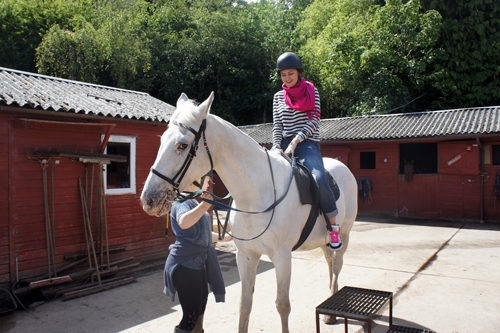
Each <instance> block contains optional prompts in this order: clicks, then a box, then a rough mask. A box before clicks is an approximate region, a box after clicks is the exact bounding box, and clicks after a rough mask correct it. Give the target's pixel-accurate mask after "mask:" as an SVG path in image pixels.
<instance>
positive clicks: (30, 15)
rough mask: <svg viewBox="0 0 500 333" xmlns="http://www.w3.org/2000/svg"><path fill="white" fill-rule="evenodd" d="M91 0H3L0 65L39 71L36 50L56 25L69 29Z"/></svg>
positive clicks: (0, 17)
mask: <svg viewBox="0 0 500 333" xmlns="http://www.w3.org/2000/svg"><path fill="white" fill-rule="evenodd" d="M90 8H91V0H79V1H66V0H51V1H44V0H1V1H0V49H1V50H2V52H0V66H4V67H9V68H15V69H19V70H24V71H29V72H36V66H35V49H36V48H37V47H38V45H39V44H40V42H41V41H42V38H43V36H44V35H45V33H46V32H47V31H49V30H50V29H51V27H52V26H54V25H59V26H60V27H61V28H66V27H68V26H69V25H70V21H71V19H72V18H73V17H74V16H78V15H81V14H84V13H87V12H89V10H90Z"/></svg>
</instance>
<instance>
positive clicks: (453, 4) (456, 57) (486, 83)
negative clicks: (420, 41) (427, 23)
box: [422, 0, 500, 108]
mask: <svg viewBox="0 0 500 333" xmlns="http://www.w3.org/2000/svg"><path fill="white" fill-rule="evenodd" d="M422 3H423V6H424V7H425V8H429V9H435V10H437V11H439V12H440V13H441V15H442V16H443V28H442V34H441V38H440V40H439V42H438V43H439V46H440V48H442V50H443V52H442V53H441V54H439V57H438V58H437V64H436V73H435V75H434V76H433V87H434V88H435V89H434V91H433V97H434V99H433V102H432V106H433V107H434V108H458V107H474V106H487V105H499V104H500V80H499V77H500V3H499V2H498V1H494V0H486V1H484V0H457V1H436V0H422Z"/></svg>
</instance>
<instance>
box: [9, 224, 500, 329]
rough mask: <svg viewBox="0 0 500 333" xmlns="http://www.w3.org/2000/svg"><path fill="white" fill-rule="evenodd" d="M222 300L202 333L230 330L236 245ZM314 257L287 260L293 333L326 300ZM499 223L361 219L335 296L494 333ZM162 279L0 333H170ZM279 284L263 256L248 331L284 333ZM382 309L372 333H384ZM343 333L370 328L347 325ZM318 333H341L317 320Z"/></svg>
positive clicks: (234, 323)
mask: <svg viewBox="0 0 500 333" xmlns="http://www.w3.org/2000/svg"><path fill="white" fill-rule="evenodd" d="M217 249H218V250H219V252H220V256H219V258H220V262H221V267H222V269H223V274H224V278H225V283H226V302H225V303H215V301H214V297H213V295H212V294H210V295H209V303H208V305H207V312H206V315H205V332H206V333H215V332H237V330H238V306H239V298H240V283H239V277H238V272H237V268H236V262H235V255H234V251H235V248H234V245H233V244H232V243H226V244H221V245H218V246H217ZM320 253H321V251H319V252H314V251H313V252H309V253H305V252H297V253H294V255H293V268H292V286H291V291H290V299H291V303H292V312H291V315H290V331H291V332H298V333H304V332H315V331H316V328H315V308H316V306H318V305H319V304H320V303H321V302H323V301H324V300H325V299H326V298H328V296H329V291H328V274H327V266H326V263H325V262H324V260H323V258H322V257H321V256H320ZM499 256H500V225H496V224H495V225H492V224H472V223H471V224H468V223H462V222H444V221H422V220H407V219H390V218H374V217H364V216H361V217H358V220H357V221H356V223H355V224H354V227H353V229H352V231H351V241H350V244H349V248H348V250H347V252H346V254H345V257H344V268H343V270H342V272H341V274H340V282H339V284H340V288H342V287H343V286H354V287H361V288H368V289H377V290H384V291H392V292H393V293H394V309H393V312H394V324H397V325H404V326H409V327H414V328H426V329H430V330H433V331H435V332H439V333H471V332H472V333H494V332H499V331H500V260H499ZM162 291H163V280H162V271H161V270H155V271H153V272H150V273H149V274H147V275H142V276H139V277H137V282H136V283H133V284H130V285H126V286H122V287H119V288H116V289H112V290H108V291H105V292H101V293H99V294H94V295H90V296H86V297H81V298H77V299H73V300H70V301H62V300H61V299H55V300H52V301H50V302H48V303H45V304H43V305H41V306H38V307H35V308H31V309H29V310H27V311H23V310H18V311H14V312H11V313H7V314H4V315H0V332H8V333H17V332H19V333H21V332H22V333H30V332H51V333H63V332H64V333H66V332H73V333H78V332H122V333H125V332H127V333H132V332H134V333H135V332H142V333H150V332H168V333H170V332H173V327H174V326H175V325H176V324H177V323H178V322H179V321H180V318H181V315H182V314H181V309H180V306H179V304H178V303H177V302H170V301H169V299H168V298H167V297H166V296H165V295H164V294H163V292H162ZM275 297H276V279H275V274H274V268H273V265H272V263H271V262H270V261H269V260H268V258H267V257H263V258H262V260H261V262H260V264H259V274H258V276H257V283H256V287H255V296H254V306H253V310H252V315H251V318H250V329H249V331H250V332H252V333H253V332H272V333H275V332H281V326H280V319H279V315H278V313H277V311H276V309H275V305H274V300H275ZM388 313H389V312H388V309H387V308H385V309H384V310H383V311H382V312H381V313H380V316H378V317H376V318H375V321H374V325H373V327H372V332H373V333H382V332H386V331H387V329H388V324H387V321H388ZM348 324H349V332H364V331H366V329H367V326H366V325H364V326H363V323H362V322H359V321H354V320H350V321H349V322H348ZM320 328H321V332H324V333H332V332H335V333H336V332H339V333H340V332H344V320H343V319H339V321H338V323H337V324H336V325H326V324H324V323H323V322H322V321H321V324H320Z"/></svg>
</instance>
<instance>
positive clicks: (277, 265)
mask: <svg viewBox="0 0 500 333" xmlns="http://www.w3.org/2000/svg"><path fill="white" fill-rule="evenodd" d="M271 260H272V261H273V264H274V269H275V271H276V286H277V289H278V290H277V295H276V309H277V310H278V313H279V314H280V317H281V331H282V333H289V327H288V317H289V316H290V311H291V307H290V281H291V277H292V253H291V252H290V250H288V249H283V250H282V251H280V253H277V254H275V255H273V256H272V258H271Z"/></svg>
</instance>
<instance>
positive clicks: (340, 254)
mask: <svg viewBox="0 0 500 333" xmlns="http://www.w3.org/2000/svg"><path fill="white" fill-rule="evenodd" d="M342 242H343V247H342V249H340V250H339V251H336V252H334V251H332V250H331V249H330V248H329V247H328V246H325V247H322V249H323V253H324V254H325V259H326V262H327V263H328V273H329V275H330V295H333V294H335V293H336V292H337V291H339V284H338V279H339V274H340V271H341V270H342V266H343V265H344V253H345V251H346V250H347V245H348V244H349V234H347V235H342ZM323 321H324V322H325V324H328V325H333V324H335V323H336V322H337V318H336V317H335V316H330V315H326V316H324V319H323Z"/></svg>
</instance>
